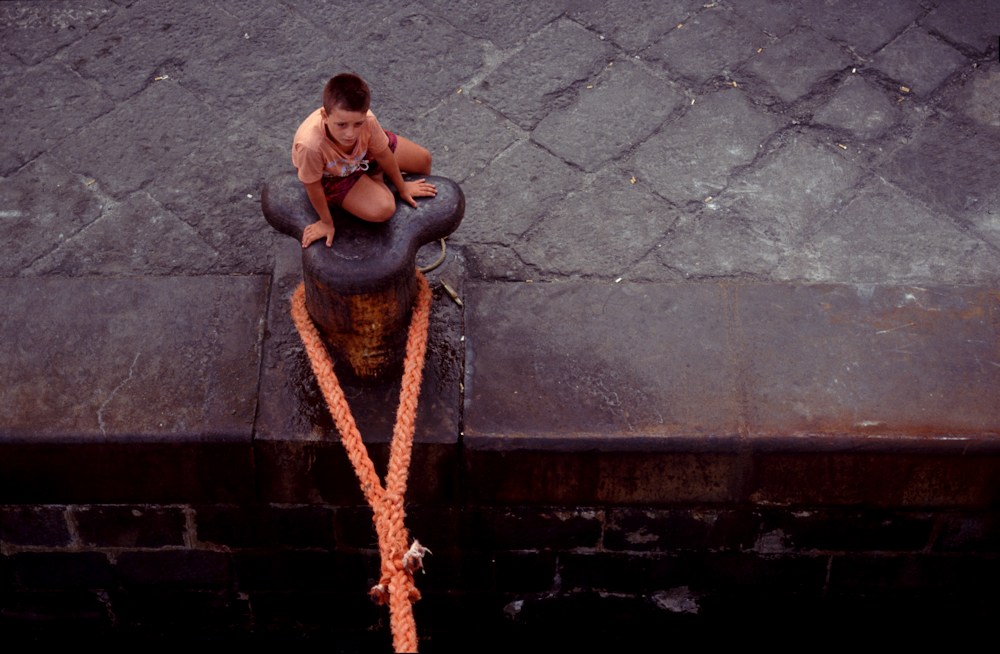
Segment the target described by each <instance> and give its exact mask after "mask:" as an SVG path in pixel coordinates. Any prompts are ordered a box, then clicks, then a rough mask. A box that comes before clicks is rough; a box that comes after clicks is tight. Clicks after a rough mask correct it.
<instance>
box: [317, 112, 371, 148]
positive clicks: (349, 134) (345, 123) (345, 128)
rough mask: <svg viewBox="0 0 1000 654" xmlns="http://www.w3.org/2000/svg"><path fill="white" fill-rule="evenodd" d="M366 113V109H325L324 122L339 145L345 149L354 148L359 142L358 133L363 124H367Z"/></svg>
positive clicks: (328, 131)
mask: <svg viewBox="0 0 1000 654" xmlns="http://www.w3.org/2000/svg"><path fill="white" fill-rule="evenodd" d="M366 115H367V114H366V113H365V112H364V111H348V110H346V109H334V110H332V111H329V112H327V110H326V109H324V110H323V122H324V123H325V124H326V130H327V133H328V134H329V135H330V137H331V138H333V140H334V141H335V142H336V143H337V145H339V146H340V147H342V148H344V149H345V150H352V149H354V145H355V144H356V143H357V142H358V134H359V133H360V132H361V126H362V125H364V124H365V118H366Z"/></svg>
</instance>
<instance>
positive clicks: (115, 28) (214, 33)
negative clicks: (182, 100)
mask: <svg viewBox="0 0 1000 654" xmlns="http://www.w3.org/2000/svg"><path fill="white" fill-rule="evenodd" d="M178 11H179V10H178V8H177V7H176V6H174V5H173V4H172V3H167V2H152V3H140V4H138V5H133V6H131V7H129V8H127V9H126V8H122V9H119V10H118V11H117V12H116V14H115V16H114V17H113V18H111V19H108V20H105V21H103V22H102V23H101V24H100V25H99V26H97V27H96V28H95V29H94V30H93V31H92V32H90V33H89V34H88V35H87V38H86V39H81V40H80V41H78V42H76V43H73V44H72V45H70V46H69V47H68V48H66V50H65V51H63V52H61V53H60V57H61V58H63V59H64V60H65V61H67V62H68V63H69V64H70V65H71V66H72V67H73V69H74V70H76V71H77V72H79V73H80V75H81V76H83V77H84V78H86V79H90V80H93V81H94V82H95V83H99V84H100V86H101V88H102V89H103V90H104V92H105V93H107V94H108V95H110V96H111V97H112V98H113V99H114V100H115V101H118V102H121V101H123V100H126V99H128V98H130V97H132V96H134V95H135V94H136V93H138V92H140V91H141V90H142V89H143V88H145V87H146V86H147V85H148V84H149V83H150V82H152V81H154V79H155V78H156V77H159V76H162V75H169V76H170V77H171V78H172V79H173V80H174V81H175V82H177V81H180V82H183V79H184V75H183V72H184V69H185V67H186V66H187V64H188V62H192V63H196V62H198V61H203V60H213V59H215V58H217V55H218V53H219V50H220V48H221V46H220V39H219V34H220V33H226V34H230V35H231V38H232V39H233V40H236V39H239V38H242V36H243V32H240V31H239V25H238V24H237V22H236V21H235V19H233V18H232V17H231V16H229V15H228V14H227V13H225V12H224V11H222V10H220V9H218V8H216V7H214V6H213V5H212V4H210V3H207V2H196V3H192V4H190V5H186V6H185V7H184V10H183V11H184V14H185V16H184V19H183V20H178V16H177V13H178Z"/></svg>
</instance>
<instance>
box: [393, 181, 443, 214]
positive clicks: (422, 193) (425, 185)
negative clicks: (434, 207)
mask: <svg viewBox="0 0 1000 654" xmlns="http://www.w3.org/2000/svg"><path fill="white" fill-rule="evenodd" d="M435 195H437V187H436V186H434V185H433V184H431V183H429V182H428V181H427V180H426V179H417V180H414V181H412V182H403V188H401V189H399V199H400V200H402V201H403V202H405V203H407V204H408V205H410V206H411V207H414V208H416V206H417V201H416V200H414V199H413V198H432V197H434V196H435Z"/></svg>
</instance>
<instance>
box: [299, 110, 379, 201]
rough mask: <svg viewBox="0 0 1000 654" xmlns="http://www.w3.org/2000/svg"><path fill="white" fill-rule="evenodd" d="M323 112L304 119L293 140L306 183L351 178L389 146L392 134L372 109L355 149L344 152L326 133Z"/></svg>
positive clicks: (318, 111)
mask: <svg viewBox="0 0 1000 654" xmlns="http://www.w3.org/2000/svg"><path fill="white" fill-rule="evenodd" d="M320 111H321V110H320V109H317V110H316V111H314V112H312V113H311V114H309V117H308V118H306V119H305V120H304V121H302V124H301V125H299V128H298V129H297V130H295V139H294V140H293V141H292V163H293V164H294V165H295V168H296V169H297V170H298V171H299V179H300V180H302V181H303V182H305V183H306V184H312V183H313V182H318V181H320V179H322V178H323V177H347V176H348V175H350V174H351V173H353V172H355V171H357V170H362V171H364V170H368V163H369V157H374V155H376V154H378V153H380V152H382V151H383V150H385V149H386V148H387V147H389V137H388V136H386V134H385V130H383V129H382V126H381V125H380V124H379V122H378V119H377V118H375V114H373V113H372V112H371V111H369V112H368V115H367V117H366V118H365V123H364V125H362V126H361V132H360V133H359V134H358V140H357V142H356V143H355V144H354V150H353V151H351V152H344V151H342V150H341V149H340V148H339V147H337V144H336V143H334V141H333V140H332V139H331V138H330V137H329V136H327V135H326V127H325V126H324V125H323V117H322V116H321V114H320Z"/></svg>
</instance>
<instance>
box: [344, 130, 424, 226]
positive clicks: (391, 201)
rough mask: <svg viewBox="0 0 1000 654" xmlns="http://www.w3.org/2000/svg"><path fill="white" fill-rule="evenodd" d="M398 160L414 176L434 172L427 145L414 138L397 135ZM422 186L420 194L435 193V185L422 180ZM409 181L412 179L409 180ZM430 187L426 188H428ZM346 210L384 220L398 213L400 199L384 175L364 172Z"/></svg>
mask: <svg viewBox="0 0 1000 654" xmlns="http://www.w3.org/2000/svg"><path fill="white" fill-rule="evenodd" d="M396 138H397V139H398V140H397V141H396V151H395V156H396V163H397V164H398V165H399V169H400V171H402V172H404V173H410V174H412V175H429V174H430V172H431V153H430V152H429V151H428V150H427V148H425V147H423V146H420V145H417V144H416V143H414V142H413V141H411V140H409V139H407V138H404V137H402V136H399V135H398V134H397V135H396ZM418 182H419V184H418V188H415V189H414V190H413V192H414V194H415V196H416V197H427V196H430V195H433V192H434V185H433V184H424V183H423V180H418ZM407 183H408V184H409V182H407ZM425 186H426V187H427V188H424V187H425ZM343 206H344V209H346V210H347V211H349V212H351V213H352V214H353V215H355V216H357V217H358V218H360V219H362V220H367V221H368V222H373V223H381V222H385V221H386V220H389V219H390V218H392V215H393V214H394V213H395V212H396V198H395V197H394V196H393V194H392V191H390V190H389V187H388V186H386V183H385V178H384V176H383V175H382V174H381V173H379V174H378V175H375V176H372V177H369V176H368V175H362V176H361V178H360V179H358V181H357V182H356V183H355V184H354V188H352V189H351V190H350V191H349V192H348V193H347V195H346V196H345V197H344V203H343Z"/></svg>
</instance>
